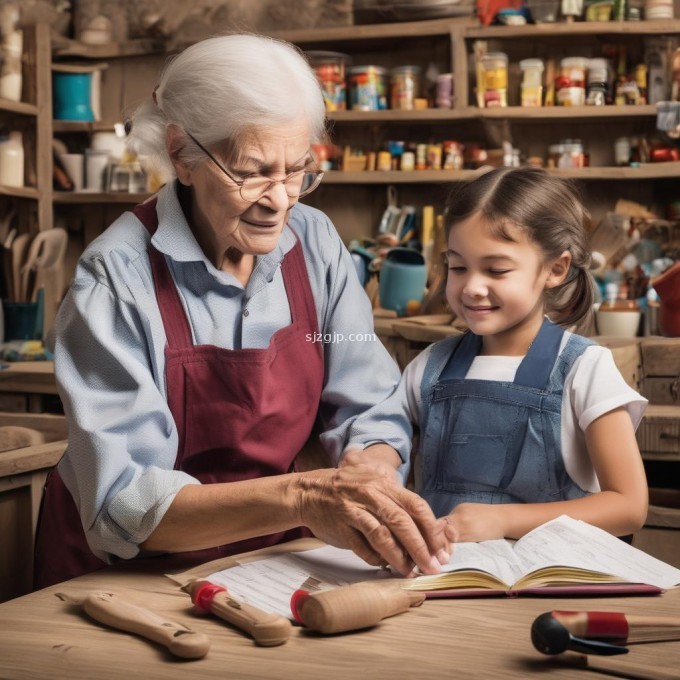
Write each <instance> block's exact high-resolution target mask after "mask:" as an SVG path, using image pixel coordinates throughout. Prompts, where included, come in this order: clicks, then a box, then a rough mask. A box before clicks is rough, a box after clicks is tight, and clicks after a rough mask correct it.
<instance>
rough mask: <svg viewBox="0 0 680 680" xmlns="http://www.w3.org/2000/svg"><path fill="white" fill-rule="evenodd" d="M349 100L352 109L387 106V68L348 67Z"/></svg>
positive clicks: (359, 109)
mask: <svg viewBox="0 0 680 680" xmlns="http://www.w3.org/2000/svg"><path fill="white" fill-rule="evenodd" d="M349 101H350V109H352V110H354V111H382V110H384V109H386V108H387V69H386V68H384V67H382V66H373V65H369V66H353V67H352V68H350V69H349Z"/></svg>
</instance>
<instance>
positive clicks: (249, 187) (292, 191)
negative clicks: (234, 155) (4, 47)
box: [187, 132, 323, 203]
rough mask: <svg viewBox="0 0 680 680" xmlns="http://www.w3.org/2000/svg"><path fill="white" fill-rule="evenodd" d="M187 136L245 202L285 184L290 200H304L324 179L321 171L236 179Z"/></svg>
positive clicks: (200, 145)
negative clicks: (281, 177) (277, 176)
mask: <svg viewBox="0 0 680 680" xmlns="http://www.w3.org/2000/svg"><path fill="white" fill-rule="evenodd" d="M187 136H188V137H189V138H190V139H191V140H192V141H193V142H194V144H196V146H198V148H199V149H201V151H203V153H204V154H205V155H206V156H207V157H208V158H209V159H210V160H211V161H212V162H213V163H214V164H215V165H216V166H217V167H218V168H219V169H220V170H221V171H222V172H223V173H224V174H225V175H226V176H227V177H228V178H229V179H230V180H231V181H232V182H233V183H234V184H236V186H238V190H239V194H241V198H242V199H243V200H244V201H248V203H256V202H257V201H259V200H260V199H261V198H262V197H263V196H264V195H265V194H266V193H267V192H268V191H269V190H270V189H271V188H272V187H273V186H274V185H276V184H283V187H284V189H285V190H286V194H287V195H288V197H289V198H302V197H303V196H306V195H307V194H311V193H312V191H314V189H316V188H317V187H318V186H319V184H320V183H321V180H322V178H323V172H321V171H319V170H296V171H295V172H291V173H290V174H289V175H286V176H285V177H284V178H283V179H270V178H269V177H265V176H264V175H249V176H248V177H246V178H245V179H236V178H235V177H234V176H233V175H232V174H231V173H230V172H229V171H228V170H227V169H226V168H225V167H224V166H223V165H222V163H220V162H219V161H218V160H217V158H215V156H213V154H211V153H210V151H208V149H206V148H205V147H204V146H203V144H201V143H200V142H199V141H198V140H197V139H196V138H195V137H194V136H193V135H192V134H191V133H190V132H187Z"/></svg>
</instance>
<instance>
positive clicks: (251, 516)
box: [141, 474, 301, 552]
mask: <svg viewBox="0 0 680 680" xmlns="http://www.w3.org/2000/svg"><path fill="white" fill-rule="evenodd" d="M296 477H298V475H295V474H286V475H277V476H274V477H262V478H259V479H253V480H246V481H240V482H230V483H225V484H189V485H187V486H184V487H182V489H180V491H179V492H178V493H177V495H176V496H175V499H174V500H173V502H172V504H171V505H170V507H169V508H168V510H167V512H166V513H165V515H164V517H163V519H162V520H161V522H160V523H159V525H158V526H157V527H156V529H155V530H154V531H153V533H152V534H151V535H150V536H149V537H148V538H147V539H146V541H144V543H143V544H142V545H141V548H142V549H143V550H153V551H164V552H183V551H187V550H201V549H203V548H212V547H214V546H217V545H225V544H228V543H234V542H236V541H240V540H243V539H246V538H253V537H254V536H265V535H267V534H273V533H277V532H279V531H285V530H287V529H292V528H294V527H297V526H300V524H301V518H300V516H299V499H298V498H297V495H298V492H297V490H296Z"/></svg>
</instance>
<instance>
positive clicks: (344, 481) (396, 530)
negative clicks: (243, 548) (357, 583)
mask: <svg viewBox="0 0 680 680" xmlns="http://www.w3.org/2000/svg"><path fill="white" fill-rule="evenodd" d="M298 480H299V481H298V484H299V489H300V494H299V495H300V500H299V506H298V508H299V518H300V524H301V525H303V526H306V527H309V529H310V530H311V531H312V532H313V533H314V535H315V536H317V537H318V538H320V539H321V540H323V541H326V543H330V544H331V545H335V546H338V547H342V548H350V549H351V550H353V551H354V552H355V553H356V554H357V555H359V556H360V557H362V558H363V559H364V560H366V562H368V563H369V564H374V565H376V566H378V565H385V564H389V565H390V566H392V567H393V568H394V569H396V570H397V571H398V572H399V573H401V574H405V575H410V574H411V573H412V572H413V569H414V566H418V568H419V569H420V571H421V572H422V573H423V574H437V573H439V571H441V564H442V563H446V562H448V558H449V555H450V554H451V543H452V542H453V540H454V538H455V535H454V531H453V529H452V527H451V526H449V525H447V523H446V522H445V521H444V520H443V519H439V520H438V519H436V518H435V517H434V515H433V514H432V511H431V510H430V507H429V506H428V504H427V503H426V502H425V501H424V500H423V499H422V498H420V496H418V495H416V494H414V493H412V492H411V491H407V490H406V489H404V488H403V487H402V486H401V484H400V483H399V481H398V479H397V475H396V473H395V470H394V468H393V467H392V466H391V465H390V464H388V463H380V462H377V461H371V462H368V463H358V462H357V463H355V462H353V463H352V464H351V465H345V466H343V467H341V468H339V469H333V470H318V471H315V472H314V473H304V474H301V475H299V476H298Z"/></svg>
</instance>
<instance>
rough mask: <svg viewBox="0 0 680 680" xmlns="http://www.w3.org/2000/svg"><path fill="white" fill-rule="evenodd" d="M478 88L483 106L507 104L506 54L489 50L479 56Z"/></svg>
mask: <svg viewBox="0 0 680 680" xmlns="http://www.w3.org/2000/svg"><path fill="white" fill-rule="evenodd" d="M480 67H481V68H480V71H481V73H480V81H481V82H480V83H479V86H480V89H481V91H482V101H483V103H484V107H485V108H493V107H497V106H507V105H508V55H507V54H505V53H503V52H489V54H485V55H484V56H483V57H482V58H481V63H480Z"/></svg>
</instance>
